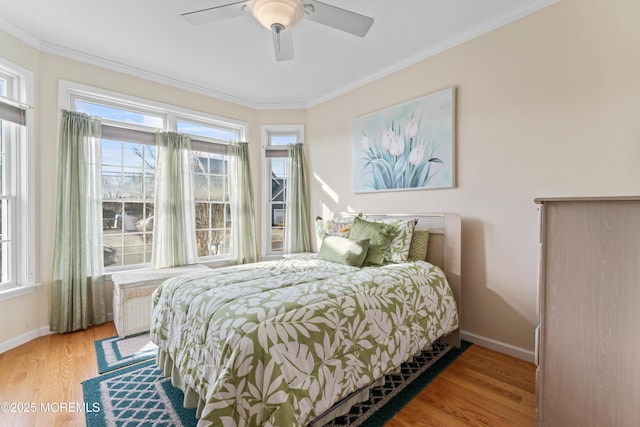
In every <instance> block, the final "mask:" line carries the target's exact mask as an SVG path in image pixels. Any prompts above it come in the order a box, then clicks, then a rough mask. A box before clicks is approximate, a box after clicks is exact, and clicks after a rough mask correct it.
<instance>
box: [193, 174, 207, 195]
mask: <svg viewBox="0 0 640 427" xmlns="http://www.w3.org/2000/svg"><path fill="white" fill-rule="evenodd" d="M193 187H194V188H193V193H194V196H195V198H196V200H209V176H208V175H205V174H202V173H197V174H195V175H194V177H193Z"/></svg>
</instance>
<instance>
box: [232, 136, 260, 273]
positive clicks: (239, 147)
mask: <svg viewBox="0 0 640 427" xmlns="http://www.w3.org/2000/svg"><path fill="white" fill-rule="evenodd" d="M228 153H229V197H230V201H231V224H232V228H231V248H230V254H229V255H230V258H231V261H232V262H233V263H235V264H246V263H250V262H256V261H257V260H258V250H257V245H256V225H255V219H254V214H253V212H254V210H253V190H252V183H251V170H250V168H249V144H247V143H246V142H236V143H232V144H230V145H229V150H228Z"/></svg>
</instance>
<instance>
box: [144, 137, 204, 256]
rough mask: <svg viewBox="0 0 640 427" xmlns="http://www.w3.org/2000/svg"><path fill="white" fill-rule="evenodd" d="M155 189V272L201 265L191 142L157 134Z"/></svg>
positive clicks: (186, 139)
mask: <svg viewBox="0 0 640 427" xmlns="http://www.w3.org/2000/svg"><path fill="white" fill-rule="evenodd" d="M156 147H157V156H156V157H157V158H156V186H155V193H154V212H153V244H152V251H151V265H152V267H153V268H164V267H175V266H179V265H187V264H195V263H196V262H198V253H197V247H196V234H195V230H196V226H195V216H196V214H195V198H194V194H193V176H192V171H191V152H190V149H191V138H190V137H189V136H188V135H183V134H180V133H176V132H158V133H156Z"/></svg>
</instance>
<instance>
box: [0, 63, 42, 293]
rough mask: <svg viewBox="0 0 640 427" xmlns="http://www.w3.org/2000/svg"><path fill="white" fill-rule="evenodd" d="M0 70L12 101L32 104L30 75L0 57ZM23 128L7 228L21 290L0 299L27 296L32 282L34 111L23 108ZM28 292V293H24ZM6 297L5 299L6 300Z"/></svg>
mask: <svg viewBox="0 0 640 427" xmlns="http://www.w3.org/2000/svg"><path fill="white" fill-rule="evenodd" d="M0 68H2V69H5V70H6V71H7V72H10V73H11V74H12V75H13V77H14V78H15V79H16V80H17V81H18V84H17V90H18V93H17V94H16V95H17V96H16V97H14V100H15V101H18V102H20V103H22V104H24V105H34V104H35V79H34V74H33V72H32V71H30V70H28V69H26V68H24V67H21V66H20V65H17V64H15V63H13V62H11V61H8V60H6V59H4V58H1V57H0ZM25 116H26V117H25V118H26V126H17V131H16V137H17V138H18V141H19V142H20V143H19V144H16V146H15V147H12V150H15V151H13V153H12V159H11V165H10V167H11V174H12V181H13V184H12V187H13V190H12V191H14V192H15V195H16V198H15V208H14V209H13V212H12V214H13V216H14V217H13V220H12V222H13V223H12V224H11V228H12V231H13V232H14V233H15V236H13V237H12V241H13V243H14V249H13V250H12V256H14V257H16V259H15V260H11V266H12V268H15V270H14V271H12V276H11V277H12V279H11V280H12V284H14V285H16V286H18V287H19V286H25V287H26V288H25V289H23V292H20V291H19V290H15V289H12V288H11V287H3V288H4V289H3V290H2V291H0V292H1V294H2V296H1V297H0V299H7V298H11V297H12V296H17V295H23V294H25V293H29V292H31V289H30V288H31V287H33V286H35V280H36V266H35V264H36V261H35V259H36V255H35V229H36V226H35V224H36V221H35V215H36V202H35V173H34V170H35V166H34V164H35V160H34V159H35V155H34V153H35V151H34V147H35V109H34V108H30V107H27V108H26V110H25ZM27 288H28V289H27ZM7 295H8V296H7Z"/></svg>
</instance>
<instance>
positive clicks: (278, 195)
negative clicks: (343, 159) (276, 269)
mask: <svg viewBox="0 0 640 427" xmlns="http://www.w3.org/2000/svg"><path fill="white" fill-rule="evenodd" d="M301 132H302V130H301V129H284V128H279V127H274V128H273V129H267V131H266V133H265V136H266V141H265V144H264V145H265V153H264V155H265V164H266V168H265V172H266V173H267V174H268V175H267V177H266V179H265V185H270V188H267V189H266V194H267V205H268V208H267V212H266V218H265V219H266V221H268V222H267V223H266V224H265V226H264V229H265V230H266V234H267V235H266V236H265V241H266V242H269V246H268V247H267V248H266V252H267V253H272V254H278V253H281V252H282V251H283V250H284V229H285V227H286V224H285V216H286V209H287V200H286V193H287V179H288V169H289V159H288V156H287V150H286V147H287V145H289V144H296V143H298V142H299V141H300V140H301V139H302V135H301ZM267 183H269V184H267Z"/></svg>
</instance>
